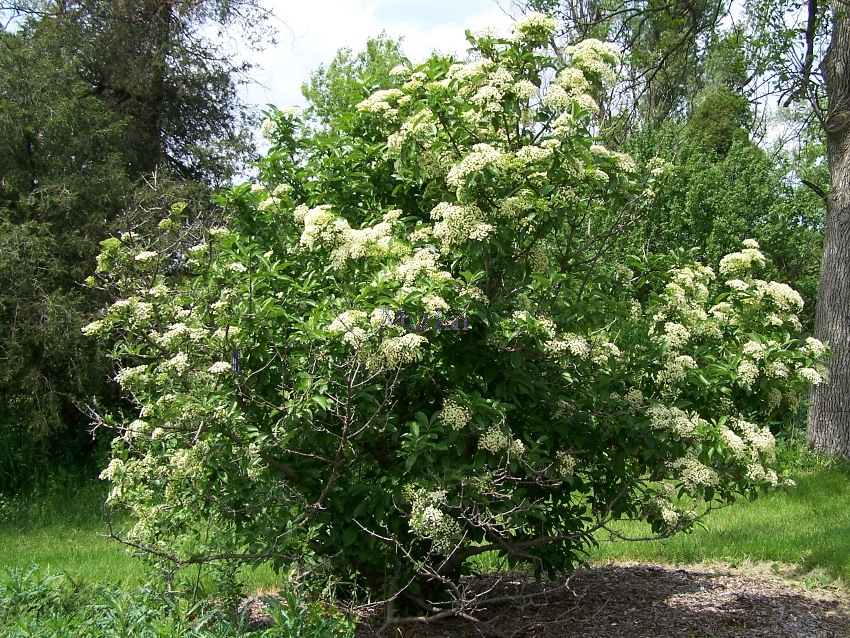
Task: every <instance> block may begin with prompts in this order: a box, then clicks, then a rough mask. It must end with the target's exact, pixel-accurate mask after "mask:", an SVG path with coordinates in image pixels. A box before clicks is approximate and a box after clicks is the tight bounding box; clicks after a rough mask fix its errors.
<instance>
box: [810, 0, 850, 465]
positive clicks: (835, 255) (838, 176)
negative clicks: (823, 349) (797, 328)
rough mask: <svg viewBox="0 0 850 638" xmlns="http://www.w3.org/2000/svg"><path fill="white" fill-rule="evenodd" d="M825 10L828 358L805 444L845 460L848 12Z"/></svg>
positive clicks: (849, 398) (848, 397) (848, 433)
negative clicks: (828, 32)
mask: <svg viewBox="0 0 850 638" xmlns="http://www.w3.org/2000/svg"><path fill="white" fill-rule="evenodd" d="M812 4H814V5H815V6H816V2H815V0H812V2H810V7H811V5H812ZM831 8H832V13H833V19H834V22H833V28H832V41H831V42H830V45H829V49H828V51H827V54H826V56H825V57H824V59H823V62H822V64H821V70H822V72H823V77H824V83H825V87H826V93H827V96H828V104H827V113H826V118H825V121H824V131H825V133H826V146H827V159H828V162H829V174H830V189H829V198H828V200H827V215H826V237H825V240H824V251H823V262H822V264H821V276H820V284H819V287H818V304H817V313H816V324H815V325H816V328H815V330H816V335H817V336H818V337H819V338H822V339H824V340H826V341H828V342H829V344H830V346H831V347H832V351H833V354H834V359H833V360H832V364H831V365H830V382H829V384H827V385H825V386H820V387H818V388H816V389H815V390H814V391H813V392H812V407H811V409H810V411H809V428H808V439H809V442H810V443H811V445H812V446H813V447H815V448H816V449H818V450H820V451H822V452H826V453H828V454H833V455H840V456H844V457H845V458H850V10H848V5H847V3H846V2H842V1H841V0H832V4H831ZM810 10H811V11H812V12H813V13H815V12H816V9H815V10H812V9H811V8H810ZM809 68H811V66H809ZM807 81H808V79H807V78H804V82H807Z"/></svg>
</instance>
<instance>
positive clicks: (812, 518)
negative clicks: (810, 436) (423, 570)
mask: <svg viewBox="0 0 850 638" xmlns="http://www.w3.org/2000/svg"><path fill="white" fill-rule="evenodd" d="M804 463H807V464H809V468H808V469H805V470H798V471H797V473H796V474H795V475H794V480H795V481H796V482H797V486H796V487H794V488H784V489H781V490H778V491H775V492H772V493H769V494H766V495H762V496H761V497H759V498H758V499H756V500H754V501H744V502H738V503H736V504H734V505H732V506H730V507H727V508H724V509H721V510H717V511H714V512H712V513H711V514H709V515H708V517H706V518H705V519H703V523H704V529H703V528H697V529H695V530H694V531H693V532H692V533H690V534H679V535H677V536H674V537H672V538H670V539H667V540H664V541H649V542H622V541H619V542H617V541H615V542H609V541H607V540H603V539H604V538H605V537H606V536H607V535H602V534H600V535H599V536H598V538H599V539H600V540H603V542H602V543H601V545H600V547H599V548H598V549H597V550H594V551H592V552H591V555H590V558H591V560H593V561H608V560H612V561H626V560H634V561H651V562H667V563H699V562H730V563H733V564H737V563H741V562H744V561H746V560H749V561H753V562H770V563H782V564H785V565H791V566H796V567H798V568H799V569H801V570H802V571H804V572H808V571H813V570H821V571H824V572H825V573H826V574H828V575H829V576H830V577H832V578H838V579H841V580H843V581H844V582H845V583H850V505H848V504H850V464H848V463H841V462H837V461H835V462H823V461H817V460H816V459H808V461H804ZM619 530H620V531H621V532H623V533H625V534H628V535H631V536H642V535H649V532H648V526H646V525H643V524H637V523H623V524H620V525H619Z"/></svg>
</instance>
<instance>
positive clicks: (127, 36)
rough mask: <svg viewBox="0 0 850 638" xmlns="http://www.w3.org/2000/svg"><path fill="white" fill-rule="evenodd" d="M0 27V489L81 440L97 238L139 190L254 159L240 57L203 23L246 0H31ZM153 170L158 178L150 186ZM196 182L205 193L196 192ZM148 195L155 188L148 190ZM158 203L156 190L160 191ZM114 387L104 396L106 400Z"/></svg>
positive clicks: (249, 7) (254, 33)
mask: <svg viewBox="0 0 850 638" xmlns="http://www.w3.org/2000/svg"><path fill="white" fill-rule="evenodd" d="M0 9H4V10H6V11H7V12H12V13H7V14H5V15H12V14H13V13H14V14H16V15H17V16H18V19H17V20H15V21H13V22H11V23H9V24H8V25H7V30H6V31H4V32H1V33H0V123H2V125H3V126H2V130H0V175H2V179H0V250H2V263H0V312H2V315H0V316H2V320H0V401H2V402H3V403H4V404H5V405H7V406H9V408H10V409H9V410H8V411H7V412H6V414H4V415H2V416H0V489H6V490H16V489H18V488H20V487H21V486H23V485H25V484H27V483H30V482H31V479H32V478H33V477H34V476H35V475H42V476H44V475H45V474H47V472H44V471H42V470H43V469H45V468H48V469H49V468H51V467H53V466H54V465H55V461H56V460H57V459H58V458H66V457H68V456H72V454H70V451H71V450H74V451H76V452H78V453H79V454H80V455H85V454H86V453H87V445H88V444H87V443H86V430H87V428H88V419H87V417H86V416H84V415H83V414H82V413H81V412H80V411H79V409H78V407H77V406H79V405H81V404H82V403H84V402H85V401H86V400H87V399H88V398H90V397H91V396H92V395H101V396H102V395H103V394H104V389H105V387H106V380H107V378H108V377H109V376H111V373H110V370H109V369H108V368H107V367H106V365H105V364H106V362H105V360H104V359H102V358H101V357H99V356H97V353H96V352H95V351H93V349H92V346H91V342H84V341H83V339H82V335H81V333H80V328H81V326H83V325H85V324H86V323H87V315H89V314H90V313H91V312H93V311H94V310H95V309H96V308H97V307H99V306H101V305H102V304H103V303H104V301H106V299H105V297H104V296H103V295H102V293H100V292H98V291H97V290H95V289H91V288H87V287H85V286H83V285H82V282H83V280H84V279H85V278H86V277H87V276H88V275H90V274H91V273H92V272H93V271H94V270H95V256H96V255H97V252H98V243H99V240H101V239H104V238H105V237H107V236H108V235H109V232H110V230H111V229H112V228H113V226H114V223H115V221H116V219H117V218H118V217H119V216H122V217H123V215H122V213H123V212H124V211H125V210H126V209H127V208H128V207H132V206H133V202H143V206H144V207H145V208H146V209H148V210H150V211H151V213H150V214H152V215H155V214H158V213H157V212H155V209H160V208H162V207H163V205H164V203H163V202H160V201H156V202H153V203H151V195H152V194H153V195H156V194H158V195H159V197H160V198H162V197H163V194H164V193H166V192H167V193H169V194H175V196H177V195H176V193H180V195H179V197H180V198H181V199H188V195H187V193H188V192H197V189H196V188H194V187H195V186H196V185H201V186H202V189H201V191H202V192H201V193H200V194H199V195H198V197H197V199H196V200H195V201H205V200H206V201H209V190H210V189H211V188H212V187H215V186H218V185H222V184H225V183H227V182H228V181H229V179H230V178H231V176H232V175H233V174H234V172H236V171H239V170H240V169H241V168H242V167H244V166H245V162H246V160H248V159H250V158H251V156H250V152H251V133H250V130H249V128H248V127H247V124H248V119H249V118H248V115H247V111H246V109H245V107H244V106H243V105H242V104H241V103H240V101H239V99H238V95H237V91H236V87H237V81H238V78H239V73H240V72H241V71H242V70H243V69H244V68H245V66H244V65H243V64H241V63H238V62H234V61H233V58H232V57H231V56H230V55H228V52H226V51H225V50H224V49H222V48H221V46H220V43H218V42H217V41H216V40H215V39H214V38H211V37H210V36H209V34H210V33H211V27H213V26H218V27H219V28H220V29H223V28H224V27H225V26H228V25H240V26H241V27H242V28H241V29H240V31H241V33H243V34H246V37H247V38H248V39H249V40H250V41H252V42H258V41H259V39H260V38H261V37H262V36H263V35H264V34H265V32H264V30H263V27H262V24H263V22H262V18H263V14H262V10H261V9H260V8H259V6H258V3H257V2H255V1H254V0H238V1H236V2H228V1H224V0H221V1H213V0H206V1H200V0H198V1H195V0H122V1H120V2H106V1H105V0H65V1H62V2H60V1H54V0H45V1H37V0H27V1H24V2H16V3H12V4H11V5H9V4H0ZM150 184H156V191H155V192H152V193H148V192H146V191H148V190H151V189H150V187H149V185H150ZM204 190H206V195H204V193H203V191H204ZM154 199H156V198H155V197H154ZM170 203H171V202H169V203H168V204H170ZM114 398H115V397H113V399H114Z"/></svg>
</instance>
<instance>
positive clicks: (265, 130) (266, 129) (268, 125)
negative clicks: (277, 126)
mask: <svg viewBox="0 0 850 638" xmlns="http://www.w3.org/2000/svg"><path fill="white" fill-rule="evenodd" d="M273 131H274V124H273V123H272V121H271V118H268V117H267V118H266V119H264V120H263V123H262V124H260V135H262V136H263V137H264V138H266V139H267V140H268V139H271V137H272V132H273Z"/></svg>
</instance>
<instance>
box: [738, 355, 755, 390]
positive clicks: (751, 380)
mask: <svg viewBox="0 0 850 638" xmlns="http://www.w3.org/2000/svg"><path fill="white" fill-rule="evenodd" d="M758 378H759V367H758V366H757V365H756V364H755V363H753V362H752V361H748V360H747V359H743V360H742V361H741V362H740V363H739V364H738V379H740V380H741V382H742V383H743V384H744V385H746V386H748V387H753V386H754V385H755V384H756V381H758Z"/></svg>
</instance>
